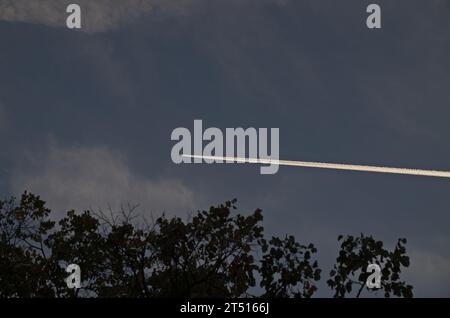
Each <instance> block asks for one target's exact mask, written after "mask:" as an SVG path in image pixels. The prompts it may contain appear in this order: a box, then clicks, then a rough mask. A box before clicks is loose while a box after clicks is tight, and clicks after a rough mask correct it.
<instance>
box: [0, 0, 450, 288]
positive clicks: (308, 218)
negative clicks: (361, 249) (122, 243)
mask: <svg viewBox="0 0 450 318" xmlns="http://www.w3.org/2000/svg"><path fill="white" fill-rule="evenodd" d="M73 2H76V3H78V4H79V5H80V6H81V8H82V19H83V20H82V21H83V22H82V23H83V27H82V29H81V30H70V29H68V28H67V27H66V25H65V20H66V17H67V13H66V12H65V8H66V6H67V5H68V4H69V3H73ZM372 2H375V3H377V4H379V5H380V7H381V8H382V28H381V29H378V30H369V29H368V28H367V27H366V22H365V20H366V17H367V13H366V7H367V5H368V4H370V3H372ZM0 39H1V40H0V142H1V145H2V149H3V151H1V152H0V194H1V195H2V197H8V196H10V195H16V196H18V195H20V194H21V193H22V192H23V191H24V190H29V191H32V192H34V193H37V194H39V195H41V196H42V197H43V199H44V200H46V201H47V202H48V205H49V206H50V207H51V208H52V209H53V210H54V213H55V214H57V215H60V216H62V215H64V213H65V211H67V210H70V209H77V210H78V211H81V210H83V209H88V208H93V209H104V208H106V207H107V206H112V207H118V206H120V205H121V204H126V203H132V204H139V209H140V211H142V213H145V214H155V215H157V214H160V213H161V212H163V211H165V212H166V213H168V214H170V215H181V216H182V215H186V213H187V212H189V211H196V210H197V209H207V208H208V207H209V206H211V205H217V204H219V203H221V202H224V201H226V200H229V199H233V198H237V199H238V207H239V210H238V211H239V212H241V213H250V212H252V211H253V210H255V209H256V208H261V209H263V212H264V216H265V219H264V226H265V230H266V233H267V234H270V235H272V234H273V235H278V236H284V235H285V234H294V235H295V236H296V237H297V239H298V240H300V241H302V242H305V243H306V242H308V243H309V242H314V243H315V244H316V245H317V247H318V249H319V254H318V257H319V261H320V263H321V266H322V268H324V270H325V273H328V272H329V269H331V266H332V262H333V261H334V259H335V258H336V257H337V251H338V242H337V236H338V235H339V234H352V235H358V234H359V233H361V232H363V233H365V234H371V235H374V237H376V238H377V239H380V240H383V241H384V242H386V243H387V245H388V246H393V245H394V244H395V242H396V240H397V238H399V237H405V238H407V239H408V244H407V250H408V254H409V255H410V256H411V266H410V268H409V269H408V270H407V271H406V272H405V273H404V276H403V277H404V278H405V279H406V280H407V281H408V283H411V284H412V285H413V286H414V293H415V296H419V297H433V296H440V297H449V296H450V248H449V246H450V231H449V228H450V214H449V212H450V209H449V208H450V195H449V193H450V181H449V179H440V178H429V177H417V176H399V175H387V174H372V173H365V172H343V171H333V170H316V169H308V168H295V167H280V170H279V172H278V173H277V174H275V175H261V174H260V173H259V167H257V166H253V165H240V164H235V165H224V164H213V165H207V164H197V165H194V164H182V165H176V164H174V163H173V162H172V160H171V157H170V152H171V148H172V146H173V145H174V142H173V141H171V139H170V137H171V132H172V131H173V129H175V128H177V127H187V128H189V129H193V122H194V120H195V119H202V120H203V125H204V126H205V127H218V128H221V129H225V128H227V127H255V128H272V127H276V128H279V129H280V158H281V159H286V160H302V161H322V162H334V163H347V164H366V165H377V166H393V167H405V168H421V169H433V170H445V171H449V170H450V147H449V143H448V138H449V136H450V125H448V118H450V93H449V89H448V88H449V87H450V72H449V70H450V59H449V58H448V57H449V56H450V2H449V1H448V0H429V1H421V0H396V1H387V0H374V1H365V0H345V1H335V0H229V1H221V0H173V1H167V0H130V1H119V0H95V1H92V0H89V1H88V0H78V1H73V0H72V1H66V0H39V1H31V0H0ZM318 295H319V296H330V295H331V291H330V290H328V289H327V287H326V286H324V287H323V288H322V289H321V290H320V292H319V293H318Z"/></svg>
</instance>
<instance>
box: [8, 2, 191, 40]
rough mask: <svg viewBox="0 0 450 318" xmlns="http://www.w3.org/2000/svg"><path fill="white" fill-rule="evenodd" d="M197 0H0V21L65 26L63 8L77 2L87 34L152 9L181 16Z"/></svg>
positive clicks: (111, 27) (134, 17)
mask: <svg viewBox="0 0 450 318" xmlns="http://www.w3.org/2000/svg"><path fill="white" fill-rule="evenodd" d="M197 1H198V0H170V1H166V0H127V1H123V0H95V1H92V0H76V1H73V0H39V1H30V0H0V21H10V22H27V23H34V24H43V25H47V26H51V27H65V25H66V24H65V21H66V18H67V13H66V8H67V6H68V5H69V4H71V3H77V4H78V5H80V6H81V8H82V14H83V15H82V17H83V28H82V31H85V32H88V33H96V32H104V31H108V30H112V29H115V28H117V27H119V26H120V25H122V24H123V23H126V22H128V21H130V20H133V19H136V18H139V17H140V16H142V15H145V14H147V13H149V12H151V11H152V10H158V11H160V12H165V13H170V14H184V13H186V10H187V9H188V8H189V7H190V6H192V5H193V4H194V3H196V2H197Z"/></svg>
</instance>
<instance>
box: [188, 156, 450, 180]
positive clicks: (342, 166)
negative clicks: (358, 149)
mask: <svg viewBox="0 0 450 318" xmlns="http://www.w3.org/2000/svg"><path fill="white" fill-rule="evenodd" d="M183 157H186V158H198V159H207V160H221V161H226V162H237V163H256V164H267V165H270V164H273V165H280V166H291V167H306V168H320V169H334V170H347V171H366V172H376V173H392V174H406V175H412V176H427V177H440V178H450V172H449V171H437V170H422V169H407V168H390V167H376V166H364V165H349V164H338V163H324V162H306V161H289V160H271V159H257V158H239V157H220V156H199V155H183Z"/></svg>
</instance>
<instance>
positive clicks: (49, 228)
mask: <svg viewBox="0 0 450 318" xmlns="http://www.w3.org/2000/svg"><path fill="white" fill-rule="evenodd" d="M235 204H236V201H235V200H233V201H229V202H226V203H225V204H223V205H219V206H217V207H211V208H210V209H209V210H208V211H198V212H197V213H196V214H195V215H193V216H191V217H189V218H188V220H182V219H181V218H178V217H173V218H167V217H166V216H164V215H162V216H161V217H159V218H157V219H156V220H153V221H151V222H148V221H146V220H145V219H143V220H141V221H139V220H137V219H136V218H135V216H134V214H133V207H129V208H128V209H123V210H122V211H121V213H120V214H119V215H117V214H116V215H114V214H111V215H108V216H107V215H106V214H105V213H102V212H92V211H84V212H83V213H81V214H77V213H75V212H74V211H70V212H68V213H67V215H66V217H64V218H63V219H61V220H60V221H59V222H58V223H56V222H55V221H53V220H52V218H51V211H50V210H49V209H48V208H46V206H45V202H44V201H42V200H41V199H40V197H39V196H36V195H33V194H30V193H27V192H25V193H24V194H23V195H22V197H21V199H20V200H19V201H17V200H16V199H14V198H11V199H9V200H4V201H0V297H76V296H78V297H137V298H149V297H253V296H258V297H271V298H274V297H311V296H313V295H314V293H315V292H316V291H317V287H316V284H317V282H318V281H319V280H320V278H321V269H320V268H319V265H318V262H317V260H316V259H315V254H316V252H317V249H316V248H315V246H314V245H313V244H311V243H310V244H306V245H303V244H301V243H299V242H297V241H296V239H295V238H294V237H293V236H286V237H284V238H279V237H272V238H270V239H266V238H265V237H264V229H263V227H262V221H263V215H262V211H261V210H259V209H258V210H256V211H255V212H254V213H252V214H249V215H246V216H244V215H240V214H237V213H235V211H234V210H235V209H236V207H235ZM340 239H341V238H340ZM405 243H406V240H399V243H398V245H397V247H396V249H395V250H394V252H389V251H387V250H385V249H384V248H383V244H382V243H381V242H379V241H375V240H374V239H372V238H371V237H364V236H363V235H361V237H357V238H353V237H351V236H349V237H347V238H346V239H345V240H343V242H342V246H341V251H340V253H339V257H338V259H337V264H336V265H335V266H334V269H333V270H332V272H331V278H330V279H329V280H328V284H329V286H330V287H331V288H332V289H333V290H334V292H335V297H344V296H345V295H346V294H349V293H350V292H351V291H352V286H353V285H354V284H357V285H358V286H364V282H365V279H366V276H367V275H366V273H365V272H364V268H365V266H366V264H368V263H369V262H376V263H378V264H380V265H381V266H384V267H383V277H382V281H383V285H382V289H383V291H384V292H385V293H386V296H390V295H391V294H393V295H394V296H400V297H410V296H412V287H411V286H409V285H406V284H405V283H404V282H403V281H401V280H400V277H399V274H400V269H401V267H407V266H408V265H409V258H408V257H407V256H406V255H405V253H406V250H405V248H404V244H405ZM69 264H77V265H79V266H80V268H81V270H82V288H81V289H78V290H73V289H69V288H67V285H66V282H65V279H66V277H67V276H68V274H67V273H66V271H65V269H66V267H67V266H68V265H69ZM358 271H361V272H362V273H361V274H360V275H359V277H358V278H357V279H356V280H355V278H354V275H356V273H357V272H358ZM361 284H362V285H361ZM359 293H360V292H359ZM359 293H358V294H359Z"/></svg>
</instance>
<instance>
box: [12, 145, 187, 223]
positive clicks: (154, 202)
mask: <svg viewBox="0 0 450 318" xmlns="http://www.w3.org/2000/svg"><path fill="white" fill-rule="evenodd" d="M33 160H35V162H34V163H32V162H30V161H29V160H26V161H27V164H31V165H32V166H33V168H32V169H31V171H26V170H27V169H24V167H21V168H22V169H18V168H19V167H18V168H16V169H15V171H13V173H12V180H11V187H12V190H13V191H14V193H16V194H20V193H21V192H23V191H24V190H28V191H31V192H32V193H36V194H39V195H41V197H42V198H43V199H44V200H45V201H47V202H48V206H49V207H50V208H52V209H53V210H55V211H54V212H55V213H56V214H57V215H63V214H65V212H66V211H67V210H70V209H76V210H83V209H88V208H93V209H97V208H102V209H105V208H107V207H108V205H109V206H111V207H112V208H113V209H118V208H119V207H120V205H121V204H128V203H130V204H139V206H140V208H139V211H140V212H151V213H155V215H158V214H160V213H161V212H163V211H167V212H168V214H172V213H186V212H188V211H190V210H192V209H194V208H195V203H194V202H195V200H194V194H193V192H192V191H190V190H189V189H188V188H187V187H186V186H185V185H184V184H183V183H182V182H181V181H180V180H177V179H164V178H158V179H148V178H144V177H141V176H138V175H136V174H134V173H133V172H132V171H131V169H130V168H129V167H128V166H127V164H126V161H125V159H124V158H123V156H121V155H120V154H117V153H114V152H112V151H110V150H108V149H107V148H101V147H96V148H86V147H72V148H64V147H55V146H53V147H51V148H50V150H49V152H48V153H47V154H46V155H45V156H43V158H33Z"/></svg>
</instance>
